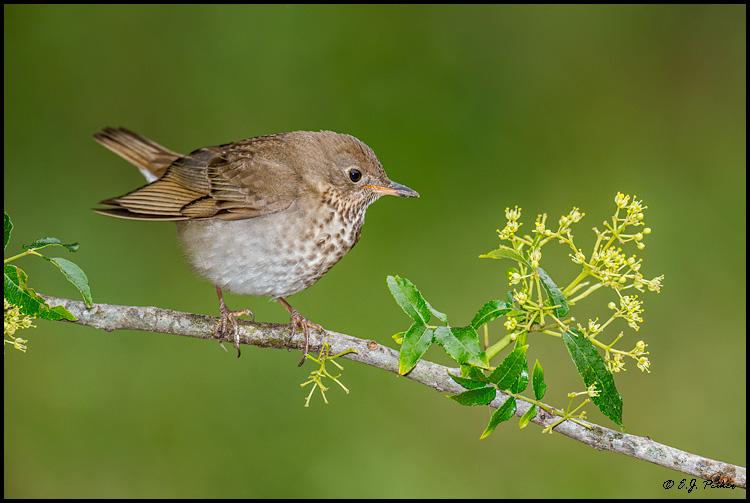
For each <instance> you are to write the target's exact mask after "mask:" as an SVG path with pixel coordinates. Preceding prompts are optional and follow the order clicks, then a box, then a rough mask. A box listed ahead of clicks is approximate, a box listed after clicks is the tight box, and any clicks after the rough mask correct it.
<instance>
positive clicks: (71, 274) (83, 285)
mask: <svg viewBox="0 0 750 503" xmlns="http://www.w3.org/2000/svg"><path fill="white" fill-rule="evenodd" d="M43 258H45V259H46V260H49V261H50V262H52V263H53V264H55V265H56V266H57V267H59V268H60V271H62V273H63V275H64V276H65V277H66V278H67V280H68V281H70V282H71V283H73V286H75V287H76V288H77V289H78V291H79V292H81V295H82V296H83V300H84V301H86V305H87V306H89V307H91V305H92V304H93V302H94V299H93V298H92V297H91V288H90V287H89V278H88V277H86V273H84V272H83V269H81V268H80V267H78V265H76V264H75V263H73V262H71V261H70V260H67V259H64V258H59V257H58V258H48V257H43Z"/></svg>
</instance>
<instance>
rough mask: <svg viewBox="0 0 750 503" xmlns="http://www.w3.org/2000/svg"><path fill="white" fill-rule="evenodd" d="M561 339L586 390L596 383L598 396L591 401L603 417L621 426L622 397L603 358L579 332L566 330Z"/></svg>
mask: <svg viewBox="0 0 750 503" xmlns="http://www.w3.org/2000/svg"><path fill="white" fill-rule="evenodd" d="M562 337H563V341H564V342H565V347H567V348H568V352H569V353H570V356H571V357H572V358H573V363H575V365H576V368H577V369H578V373H579V374H580V375H581V378H582V379H583V384H585V385H586V387H587V388H588V387H589V386H591V385H592V384H594V383H596V389H597V390H598V391H599V396H595V397H591V401H592V402H594V404H595V405H596V406H597V407H599V410H601V411H602V413H603V414H604V415H605V416H607V417H608V418H610V419H611V420H612V421H614V422H615V423H616V424H618V425H619V426H622V397H621V396H620V393H619V392H618V391H617V388H616V387H615V380H614V378H613V377H612V373H611V372H610V371H609V370H607V365H606V363H605V361H604V358H602V356H601V355H600V354H599V352H598V351H597V350H596V347H595V346H594V344H593V343H592V342H591V341H590V340H588V339H587V338H586V337H585V336H584V335H583V333H581V331H580V330H578V329H575V328H573V329H570V330H567V331H565V332H563V334H562Z"/></svg>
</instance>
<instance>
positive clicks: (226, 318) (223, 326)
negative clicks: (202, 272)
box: [214, 287, 255, 358]
mask: <svg viewBox="0 0 750 503" xmlns="http://www.w3.org/2000/svg"><path fill="white" fill-rule="evenodd" d="M216 292H217V293H218V294H219V312H220V313H221V320H220V321H219V323H217V324H216V325H215V326H214V337H216V338H218V339H222V338H223V337H224V336H226V335H229V334H228V331H229V327H230V325H231V330H232V332H231V333H232V338H233V339H234V344H233V346H234V347H235V348H237V358H239V357H240V329H239V327H238V326H237V319H236V318H235V316H242V315H243V314H246V315H249V316H250V318H251V319H252V320H253V321H255V315H254V314H253V312H252V311H250V310H249V309H242V310H241V311H232V310H230V309H229V308H228V307H227V305H226V304H225V303H224V297H223V296H222V294H221V290H220V289H219V287H216ZM220 344H221V347H222V348H224V342H220ZM226 349H227V348H224V351H226Z"/></svg>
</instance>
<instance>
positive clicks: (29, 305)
mask: <svg viewBox="0 0 750 503" xmlns="http://www.w3.org/2000/svg"><path fill="white" fill-rule="evenodd" d="M3 269H4V270H3V290H4V294H5V298H6V299H7V300H8V302H9V303H11V304H13V305H14V306H18V308H19V310H20V311H21V312H22V313H23V314H26V315H28V316H33V317H35V318H42V319H45V320H53V321H56V320H61V319H66V320H70V321H76V319H77V318H76V317H75V316H73V315H72V314H71V313H70V312H69V311H68V310H67V309H65V308H64V307H63V306H55V307H52V308H50V307H49V306H48V305H47V302H46V301H45V300H44V299H43V298H41V297H40V296H39V295H37V294H36V292H34V290H33V289H31V288H29V287H28V286H27V285H26V280H27V279H28V278H27V276H26V273H25V272H23V270H22V269H20V268H18V267H16V266H14V265H10V264H5V267H4V268H3Z"/></svg>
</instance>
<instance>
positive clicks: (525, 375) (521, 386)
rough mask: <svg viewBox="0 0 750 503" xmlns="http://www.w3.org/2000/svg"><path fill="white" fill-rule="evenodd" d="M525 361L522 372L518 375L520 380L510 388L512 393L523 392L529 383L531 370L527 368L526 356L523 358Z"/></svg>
mask: <svg viewBox="0 0 750 503" xmlns="http://www.w3.org/2000/svg"><path fill="white" fill-rule="evenodd" d="M523 362H524V368H523V369H521V374H520V375H519V376H518V380H517V381H516V383H515V384H514V385H513V386H511V387H510V388H508V390H509V391H510V392H511V393H521V392H523V391H524V390H525V389H526V386H528V385H529V370H528V368H526V365H525V363H526V358H524V359H523Z"/></svg>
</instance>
